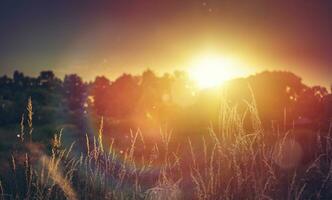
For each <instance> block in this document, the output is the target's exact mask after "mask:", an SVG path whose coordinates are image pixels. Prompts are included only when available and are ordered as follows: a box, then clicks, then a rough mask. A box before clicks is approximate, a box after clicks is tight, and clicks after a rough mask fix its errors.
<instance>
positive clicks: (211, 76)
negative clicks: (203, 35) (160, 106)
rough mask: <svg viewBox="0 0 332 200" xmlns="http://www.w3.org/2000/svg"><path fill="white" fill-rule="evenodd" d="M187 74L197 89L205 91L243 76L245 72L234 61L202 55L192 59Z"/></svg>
mask: <svg viewBox="0 0 332 200" xmlns="http://www.w3.org/2000/svg"><path fill="white" fill-rule="evenodd" d="M188 73H189V77H190V78H191V79H192V80H193V81H195V82H196V83H197V85H198V87H199V88H201V89H205V88H211V87H216V86H219V85H221V84H222V83H224V82H225V81H227V80H230V79H233V78H237V77H240V76H244V75H245V74H246V73H247V72H246V70H244V68H243V67H241V65H240V64H239V62H238V61H236V60H234V59H231V58H227V57H222V56H217V55H204V56H200V57H197V58H196V59H194V61H193V63H192V66H191V67H190V68H189V70H188Z"/></svg>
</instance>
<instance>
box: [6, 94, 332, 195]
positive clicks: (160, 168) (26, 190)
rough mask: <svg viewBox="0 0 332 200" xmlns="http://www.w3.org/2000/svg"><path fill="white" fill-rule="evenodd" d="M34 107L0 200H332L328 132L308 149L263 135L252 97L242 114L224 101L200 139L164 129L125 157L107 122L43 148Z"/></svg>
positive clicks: (135, 133)
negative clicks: (80, 136)
mask: <svg viewBox="0 0 332 200" xmlns="http://www.w3.org/2000/svg"><path fill="white" fill-rule="evenodd" d="M32 105H33V101H31V99H29V101H28V105H27V115H26V117H25V118H22V121H21V124H20V132H19V134H18V135H17V141H16V143H15V145H14V146H13V149H12V151H11V152H12V153H11V155H10V158H9V159H8V160H9V161H8V170H1V184H0V192H1V198H2V199H71V200H75V199H330V198H331V197H332V193H331V191H332V190H331V186H332V185H331V175H332V174H331V172H332V163H331V156H330V155H331V153H332V152H331V148H332V143H331V137H330V136H331V131H330V130H329V131H328V132H327V133H324V134H314V140H310V141H311V146H310V145H308V143H301V140H299V139H298V138H297V134H299V133H301V130H300V129H297V128H296V127H290V128H287V127H286V126H285V127H286V128H285V127H284V128H277V129H269V130H265V129H264V127H263V126H262V123H261V120H260V117H259V113H258V111H257V106H256V102H255V98H254V97H253V96H252V98H251V100H250V101H248V102H247V103H246V109H245V110H244V111H240V110H239V109H237V107H236V106H232V105H230V104H229V103H227V101H226V100H224V101H221V102H220V105H221V107H220V111H219V115H218V123H217V126H215V125H212V124H211V126H210V127H207V128H206V134H204V135H202V136H201V137H193V138H191V137H189V136H188V137H186V138H184V139H182V140H177V139H175V138H176V135H174V134H172V129H160V131H159V132H158V133H156V134H157V135H158V139H156V140H155V141H154V143H153V144H151V143H148V142H146V140H145V137H144V133H143V132H142V131H141V130H140V129H137V130H131V131H130V134H129V135H130V138H129V139H128V140H126V141H127V144H126V145H125V146H126V148H125V149H121V150H120V149H119V148H118V147H117V145H116V144H117V141H116V140H115V139H114V138H113V139H112V138H108V139H106V138H104V133H103V131H104V130H103V129H104V128H103V127H104V120H103V118H101V120H100V122H99V128H98V129H97V130H96V133H95V134H94V135H93V136H91V135H88V134H86V135H85V138H84V140H83V141H80V142H79V141H77V142H74V143H72V144H71V145H63V141H62V137H63V135H62V131H59V132H57V133H55V134H54V136H53V139H52V140H51V142H50V144H49V146H46V147H43V146H42V145H41V144H40V143H38V141H37V140H35V139H34V125H33V112H34V110H33V106H32ZM246 120H250V123H249V124H250V127H248V126H247V125H246V123H245V121H246ZM302 132H303V131H302ZM323 135H324V136H323ZM303 144H306V146H305V148H304V146H303ZM3 166H4V165H2V167H3ZM4 173H5V174H4Z"/></svg>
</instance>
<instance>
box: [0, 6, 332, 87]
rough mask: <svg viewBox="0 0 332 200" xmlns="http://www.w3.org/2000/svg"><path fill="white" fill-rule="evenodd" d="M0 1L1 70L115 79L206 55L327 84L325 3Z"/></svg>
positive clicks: (330, 28) (330, 71)
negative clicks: (125, 73)
mask: <svg viewBox="0 0 332 200" xmlns="http://www.w3.org/2000/svg"><path fill="white" fill-rule="evenodd" d="M89 2H90V3H87V1H69V0H56V1H52V2H50V1H45V0H43V1H26V0H25V1H19V0H8V1H7V0H2V1H1V3H0V16H1V17H0V31H1V33H0V74H1V75H2V74H9V75H10V74H12V72H13V70H15V69H18V70H20V71H23V72H24V73H26V74H29V75H36V74H38V73H39V71H41V70H45V69H51V70H54V71H55V73H56V75H57V76H59V77H62V76H63V75H64V74H67V73H78V74H80V75H81V76H82V77H84V78H85V79H86V80H91V79H93V78H94V77H95V76H96V75H106V76H109V77H110V78H114V77H116V76H118V75H120V74H121V73H123V72H130V73H134V74H135V73H140V72H141V71H142V70H144V69H146V68H150V69H153V70H155V71H157V72H159V73H163V72H167V71H173V70H175V69H184V70H186V69H187V68H188V67H190V65H191V63H192V61H193V60H195V58H197V57H199V56H201V55H204V54H214V55H220V56H221V57H231V58H234V59H235V60H238V61H239V62H241V63H242V64H243V65H246V66H247V67H250V68H252V71H251V72H250V73H255V72H258V71H262V70H274V69H275V70H280V69H281V70H289V71H292V72H294V73H296V74H298V75H299V76H301V77H302V78H303V79H304V82H305V83H308V84H310V85H313V84H321V85H325V86H328V85H329V84H330V83H332V76H331V75H332V55H331V53H332V37H331V36H332V12H331V10H332V3H331V2H329V1H318V0H316V1H306V2H304V1H291V3H290V2H288V1H285V2H284V3H282V1H267V0H262V1H254V0H250V1H245V0H243V1H234V0H229V1H222V0H165V1H161V0H119V1H114V0H108V1H89Z"/></svg>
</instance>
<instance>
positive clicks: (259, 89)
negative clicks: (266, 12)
mask: <svg viewBox="0 0 332 200" xmlns="http://www.w3.org/2000/svg"><path fill="white" fill-rule="evenodd" d="M225 88H227V92H226V95H227V101H228V103H229V104H234V105H235V104H238V105H239V108H241V104H243V103H244V102H245V101H249V100H252V99H253V98H254V99H255V102H256V104H257V108H258V111H259V115H260V117H261V118H262V122H263V123H264V125H265V126H267V127H269V126H270V125H271V122H277V123H279V124H281V123H286V124H288V125H290V124H294V123H295V124H305V125H311V126H315V127H317V126H320V127H328V125H329V121H330V118H331V116H332V95H331V93H330V92H329V91H328V90H327V89H326V88H325V87H322V86H313V87H311V86H307V85H305V84H303V83H302V80H301V78H300V77H298V76H296V75H295V74H293V73H291V72H286V71H272V72H270V71H265V72H262V73H258V74H255V75H252V76H249V77H246V78H239V79H235V80H232V81H229V82H227V83H225V85H224V86H223V87H221V88H213V89H205V90H199V89H198V88H197V87H195V83H194V82H193V81H191V80H190V78H189V77H188V75H187V74H186V73H185V72H180V71H176V72H173V73H165V74H163V75H162V76H157V75H156V74H155V73H154V72H153V71H151V70H146V71H144V72H143V73H142V74H140V75H131V74H122V75H121V76H119V77H118V78H116V79H115V80H110V79H108V78H107V77H105V76H98V77H96V78H95V80H94V81H92V82H86V81H84V80H83V79H82V78H81V77H80V76H79V75H77V74H69V75H66V76H65V77H64V79H60V78H58V77H56V76H55V74H54V72H52V71H42V72H40V74H39V76H38V77H29V76H25V75H24V74H23V73H22V72H19V71H15V72H14V73H13V76H12V77H8V76H6V75H4V76H2V77H0V125H2V126H3V125H9V124H17V123H18V122H19V121H20V119H21V117H22V113H24V112H25V105H26V102H27V99H28V98H29V97H31V98H32V100H33V105H34V110H35V113H34V114H35V115H34V117H35V122H36V123H37V125H38V124H47V123H52V122H54V121H55V120H58V121H61V122H64V121H66V122H68V121H69V122H70V123H73V124H77V125H79V126H82V127H84V122H85V119H87V118H90V119H91V118H93V119H97V118H99V117H101V116H103V117H105V118H107V119H109V121H111V123H112V124H113V125H114V124H117V123H118V124H121V123H123V122H128V123H125V125H124V126H137V127H139V126H143V127H144V126H146V127H148V126H151V125H155V126H156V127H157V126H160V125H161V124H163V123H168V124H170V125H173V126H174V127H180V126H182V127H183V129H186V128H187V127H189V126H190V127H193V126H195V125H197V126H199V125H203V124H204V123H209V122H210V121H211V120H212V121H213V119H214V118H216V117H217V115H218V113H219V112H220V109H221V108H220V102H221V101H223V100H224V99H225V96H223V95H221V93H223V92H221V91H224V90H225ZM223 94H224V93H223ZM91 116H92V117H91ZM193 122H196V123H193ZM193 124H195V125H193Z"/></svg>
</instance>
